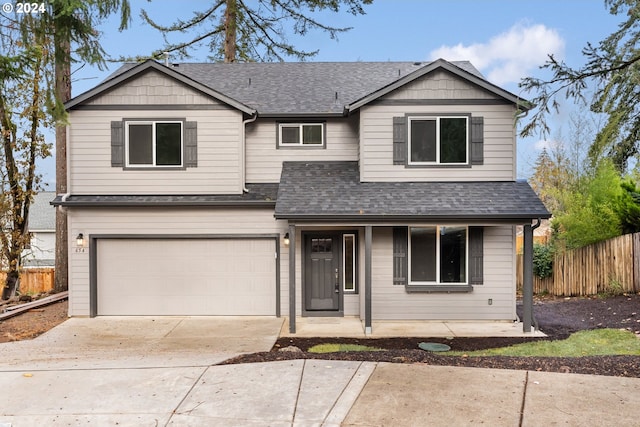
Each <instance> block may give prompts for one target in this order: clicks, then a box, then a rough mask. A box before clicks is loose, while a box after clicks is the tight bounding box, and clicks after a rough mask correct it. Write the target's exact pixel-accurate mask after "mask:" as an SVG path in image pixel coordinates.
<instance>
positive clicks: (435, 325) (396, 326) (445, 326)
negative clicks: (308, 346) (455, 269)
mask: <svg viewBox="0 0 640 427" xmlns="http://www.w3.org/2000/svg"><path fill="white" fill-rule="evenodd" d="M289 324H290V323H289V319H288V318H286V319H285V321H284V323H283V325H282V329H281V330H280V336H281V337H298V338H300V337H343V338H387V337H425V338H446V337H527V338H540V337H545V336H546V335H545V334H544V333H543V332H541V331H539V330H536V329H535V328H533V327H532V328H531V332H524V331H523V325H522V323H521V322H498V321H494V322H481V321H478V322H466V321H448V322H438V321H423V320H402V321H399V320H396V321H394V320H374V321H372V332H371V333H370V334H366V333H365V322H364V321H363V320H361V319H360V318H358V317H357V316H345V317H297V318H296V321H295V325H296V331H295V332H293V333H292V332H290V329H289Z"/></svg>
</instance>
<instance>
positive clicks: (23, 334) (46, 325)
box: [0, 300, 69, 343]
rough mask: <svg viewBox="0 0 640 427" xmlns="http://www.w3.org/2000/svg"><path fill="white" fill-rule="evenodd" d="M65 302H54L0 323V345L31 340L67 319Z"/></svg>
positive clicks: (66, 302) (67, 308) (67, 305)
mask: <svg viewBox="0 0 640 427" xmlns="http://www.w3.org/2000/svg"><path fill="white" fill-rule="evenodd" d="M68 312H69V304H68V301H67V300H64V301H59V302H54V303H53V304H49V305H46V306H44V307H41V308H35V309H33V310H30V311H27V312H25V313H22V314H20V315H18V316H15V317H11V318H9V319H5V320H3V321H1V322H0V343H3V342H9V341H20V340H25V339H32V338H35V337H37V336H38V335H41V334H43V333H45V332H47V331H48V330H49V329H51V328H53V327H55V326H58V325H59V324H60V323H62V322H64V321H65V320H67V319H68V315H67V313H68Z"/></svg>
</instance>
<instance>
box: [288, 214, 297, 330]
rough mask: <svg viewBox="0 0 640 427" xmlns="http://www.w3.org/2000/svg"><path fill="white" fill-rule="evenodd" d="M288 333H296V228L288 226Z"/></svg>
mask: <svg viewBox="0 0 640 427" xmlns="http://www.w3.org/2000/svg"><path fill="white" fill-rule="evenodd" d="M289 333H291V334H295V333H296V226H295V224H289Z"/></svg>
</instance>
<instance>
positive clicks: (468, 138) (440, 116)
mask: <svg viewBox="0 0 640 427" xmlns="http://www.w3.org/2000/svg"><path fill="white" fill-rule="evenodd" d="M406 117H407V125H406V127H407V129H406V132H407V134H406V141H407V159H406V164H407V166H418V167H425V166H430V167H433V166H442V167H471V114H469V113H452V114H407V115H406ZM441 119H465V123H466V132H465V137H466V141H465V154H466V155H465V162H460V163H443V162H441V161H440V156H441V152H440V151H441V150H440V145H441V142H440V120H441ZM419 120H433V121H435V122H436V160H435V161H433V162H422V161H420V162H416V161H413V160H412V159H411V143H412V141H411V126H412V122H413V121H419Z"/></svg>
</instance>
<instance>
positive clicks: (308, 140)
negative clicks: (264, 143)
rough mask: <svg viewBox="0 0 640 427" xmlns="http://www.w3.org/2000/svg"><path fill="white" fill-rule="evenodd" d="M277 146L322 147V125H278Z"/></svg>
mask: <svg viewBox="0 0 640 427" xmlns="http://www.w3.org/2000/svg"><path fill="white" fill-rule="evenodd" d="M278 146H280V147H307V146H315V147H322V146H324V123H279V124H278Z"/></svg>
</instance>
